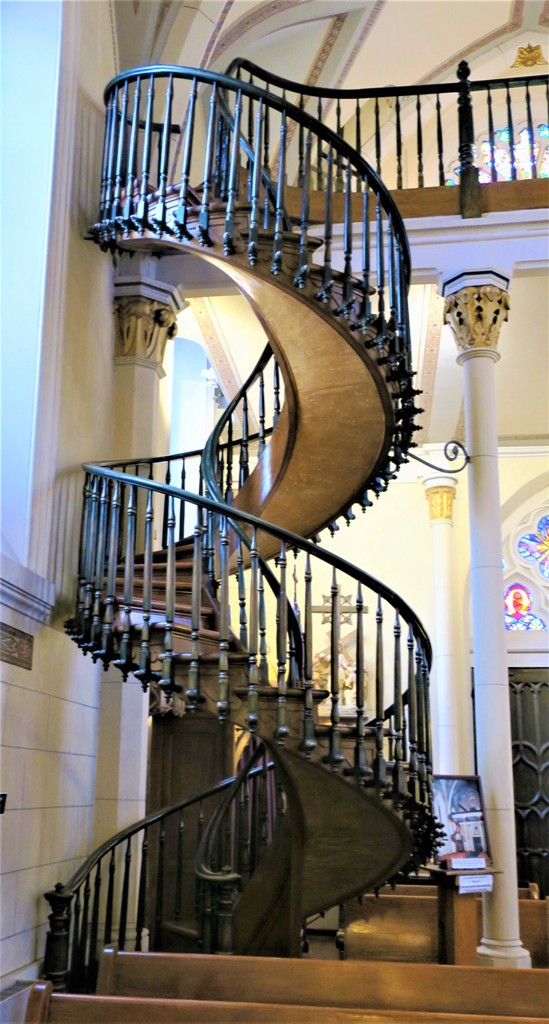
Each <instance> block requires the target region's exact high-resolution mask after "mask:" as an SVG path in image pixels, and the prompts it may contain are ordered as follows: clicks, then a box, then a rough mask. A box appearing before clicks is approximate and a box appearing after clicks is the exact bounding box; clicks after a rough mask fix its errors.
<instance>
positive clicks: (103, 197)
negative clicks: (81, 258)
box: [99, 92, 116, 222]
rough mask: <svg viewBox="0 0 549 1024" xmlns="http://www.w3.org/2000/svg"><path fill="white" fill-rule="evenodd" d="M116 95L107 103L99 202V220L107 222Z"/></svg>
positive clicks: (110, 97) (112, 94)
mask: <svg viewBox="0 0 549 1024" xmlns="http://www.w3.org/2000/svg"><path fill="white" fill-rule="evenodd" d="M114 97H115V93H114V92H112V93H111V94H110V96H109V99H108V101H107V113H106V117H105V138H104V141H103V160H102V163H101V192H100V200H99V220H100V221H103V222H105V221H106V220H107V214H108V212H109V201H108V191H109V176H110V175H111V174H112V171H111V166H112V165H111V162H110V161H111V159H112V156H111V138H112V130H113V122H115V119H116V111H115V105H114Z"/></svg>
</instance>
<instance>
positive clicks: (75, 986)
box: [69, 887, 82, 992]
mask: <svg viewBox="0 0 549 1024" xmlns="http://www.w3.org/2000/svg"><path fill="white" fill-rule="evenodd" d="M81 911H82V904H81V902H80V887H79V888H78V889H77V890H76V897H75V901H74V916H73V926H72V950H71V966H70V981H69V991H73V992H75V991H76V992H78V990H79V989H80V988H81V987H82V974H81V964H82V952H81V949H82V943H81V934H80V914H81Z"/></svg>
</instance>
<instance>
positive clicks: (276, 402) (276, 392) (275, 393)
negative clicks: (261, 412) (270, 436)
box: [273, 359, 280, 427]
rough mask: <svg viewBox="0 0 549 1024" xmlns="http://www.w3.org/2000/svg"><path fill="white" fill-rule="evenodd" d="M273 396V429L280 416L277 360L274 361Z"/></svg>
mask: <svg viewBox="0 0 549 1024" xmlns="http://www.w3.org/2000/svg"><path fill="white" fill-rule="evenodd" d="M273 396H274V400H273V427H275V426H276V424H277V421H278V417H279V416H280V369H279V366H278V361H277V360H276V359H274V360H273Z"/></svg>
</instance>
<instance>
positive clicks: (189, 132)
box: [174, 78, 197, 238]
mask: <svg viewBox="0 0 549 1024" xmlns="http://www.w3.org/2000/svg"><path fill="white" fill-rule="evenodd" d="M196 92H197V82H196V78H193V81H192V86H191V94H190V97H189V107H188V111H187V125H186V128H185V143H184V147H183V160H182V163H181V188H180V190H179V205H178V207H177V210H176V211H175V214H174V228H175V231H176V234H177V237H178V238H191V237H192V236H191V233H190V231H189V229H188V227H187V211H188V205H189V204H188V202H187V192H188V189H189V179H190V176H191V160H192V149H193V134H194V115H195V108H196Z"/></svg>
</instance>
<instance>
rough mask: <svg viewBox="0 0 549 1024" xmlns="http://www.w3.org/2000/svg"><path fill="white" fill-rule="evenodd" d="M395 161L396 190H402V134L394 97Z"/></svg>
mask: <svg viewBox="0 0 549 1024" xmlns="http://www.w3.org/2000/svg"><path fill="white" fill-rule="evenodd" d="M395 112H396V159H397V188H398V189H400V188H402V132H401V127H400V96H397V97H396V102H395Z"/></svg>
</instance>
